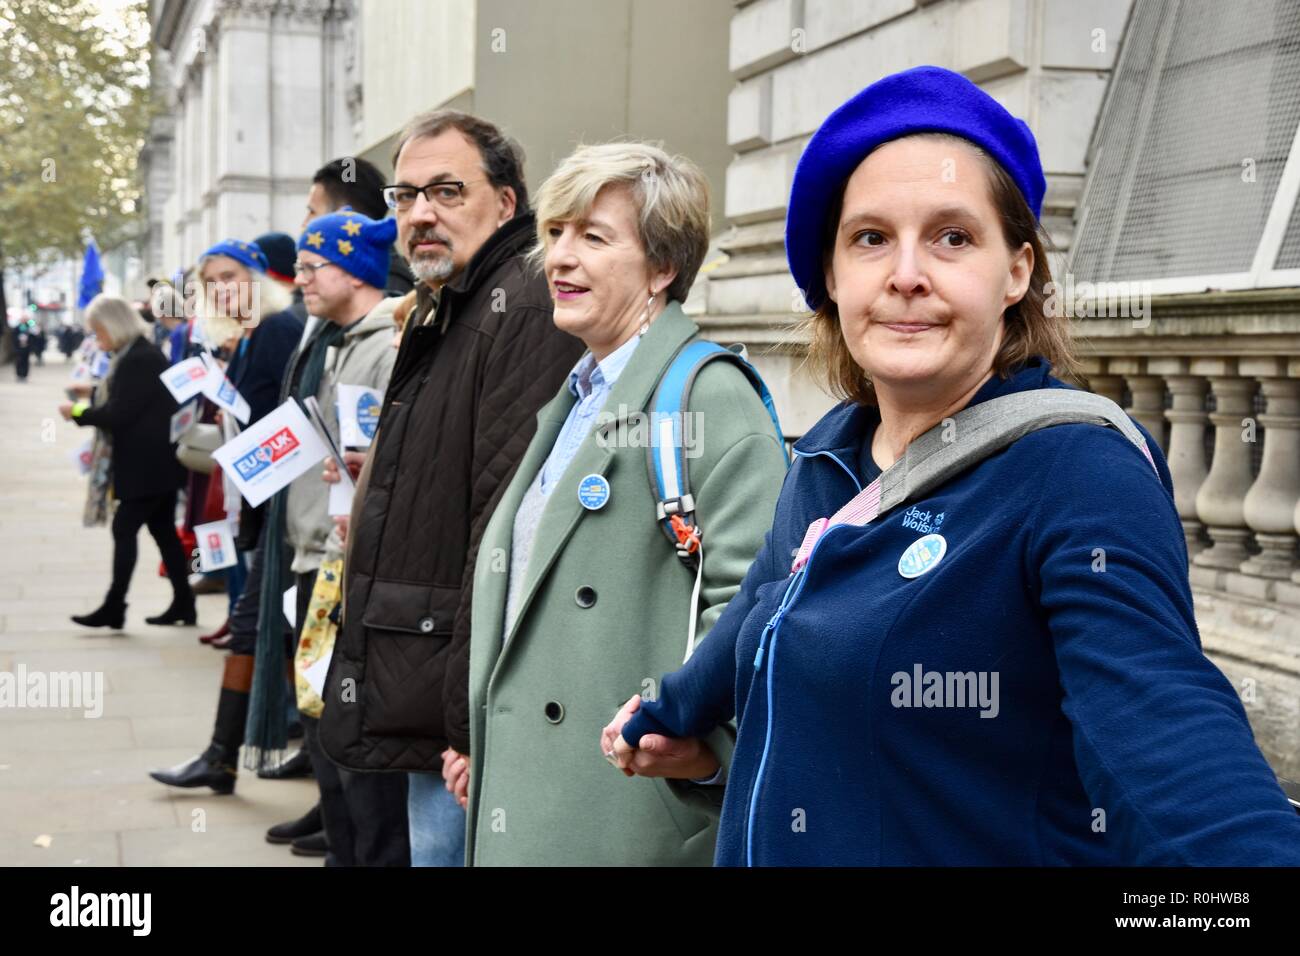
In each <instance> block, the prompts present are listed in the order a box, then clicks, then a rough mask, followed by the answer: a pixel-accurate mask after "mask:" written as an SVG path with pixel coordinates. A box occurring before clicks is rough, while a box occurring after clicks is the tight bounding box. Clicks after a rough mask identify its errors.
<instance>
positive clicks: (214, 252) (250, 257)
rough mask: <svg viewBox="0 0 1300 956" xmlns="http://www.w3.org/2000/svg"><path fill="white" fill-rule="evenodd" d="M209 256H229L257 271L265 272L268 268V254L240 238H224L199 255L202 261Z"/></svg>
mask: <svg viewBox="0 0 1300 956" xmlns="http://www.w3.org/2000/svg"><path fill="white" fill-rule="evenodd" d="M208 256H229V257H230V258H231V259H234V260H235V261H236V262H239V263H242V264H243V265H246V266H248V268H250V269H253V270H255V271H257V272H262V273H265V272H266V269H267V265H266V254H265V253H264V252H262V250H261V249H259V248H257V246H255V245H253V244H252V243H251V242H240V241H239V240H238V239H222V240H221V241H220V242H218V243H217V244H216V245H215V246H213V247H212V248H211V249H209V250H208V251H207V252H205V253H203V255H201V256H199V260H200V261H202V260H203V259H206V258H207V257H208Z"/></svg>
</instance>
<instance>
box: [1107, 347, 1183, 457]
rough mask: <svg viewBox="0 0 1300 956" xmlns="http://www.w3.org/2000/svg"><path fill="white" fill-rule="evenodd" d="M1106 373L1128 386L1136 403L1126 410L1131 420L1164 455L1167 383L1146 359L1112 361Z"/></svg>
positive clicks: (1114, 359)
mask: <svg viewBox="0 0 1300 956" xmlns="http://www.w3.org/2000/svg"><path fill="white" fill-rule="evenodd" d="M1106 370H1107V371H1108V372H1110V373H1111V374H1112V375H1122V376H1123V377H1124V381H1125V382H1127V384H1128V389H1129V392H1130V393H1131V394H1132V396H1133V401H1132V403H1131V404H1130V405H1129V407H1128V408H1126V409H1124V410H1125V411H1126V412H1128V413H1129V417H1130V418H1132V419H1133V420H1134V421H1135V422H1137V423H1138V424H1139V425H1141V426H1142V427H1143V428H1145V429H1146V430H1147V431H1149V432H1150V433H1151V437H1152V438H1154V439H1155V440H1156V444H1157V445H1159V446H1160V448H1161V450H1162V451H1163V450H1164V449H1165V448H1166V447H1168V442H1166V440H1165V380H1164V379H1163V378H1161V377H1160V376H1159V375H1152V374H1151V373H1150V369H1149V367H1148V364H1147V359H1142V358H1113V359H1111V360H1110V361H1109V362H1108V363H1107V365H1106Z"/></svg>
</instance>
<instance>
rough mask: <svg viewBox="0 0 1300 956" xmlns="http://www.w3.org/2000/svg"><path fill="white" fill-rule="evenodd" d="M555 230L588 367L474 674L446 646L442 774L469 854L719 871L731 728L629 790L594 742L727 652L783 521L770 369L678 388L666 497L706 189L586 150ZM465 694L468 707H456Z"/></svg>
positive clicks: (478, 597) (524, 494)
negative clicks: (762, 552) (663, 689)
mask: <svg viewBox="0 0 1300 956" xmlns="http://www.w3.org/2000/svg"><path fill="white" fill-rule="evenodd" d="M537 232H538V243H539V245H538V251H537V256H536V258H537V262H538V263H539V264H540V266H541V267H542V269H543V270H544V272H545V275H546V280H547V283H548V284H549V286H550V291H551V297H552V300H553V302H554V321H555V324H556V325H557V326H558V327H559V328H560V329H562V330H564V331H566V332H568V333H570V334H572V335H574V336H577V337H578V338H580V339H581V340H582V341H583V342H584V343H585V344H586V346H587V350H588V351H587V352H586V354H585V355H583V357H582V358H581V359H580V360H579V362H578V364H577V365H576V366H575V367H574V369H573V371H572V372H571V373H570V375H569V378H568V382H567V383H566V384H565V386H564V387H563V388H562V389H561V390H560V392H559V394H558V395H557V396H556V397H555V398H554V399H553V400H552V401H551V402H550V404H549V405H547V406H545V407H544V408H543V409H542V410H541V412H539V414H538V429H537V433H536V435H535V437H534V438H533V441H532V444H531V445H530V446H529V448H528V451H527V452H526V454H525V456H524V458H523V461H522V463H521V464H520V466H519V468H518V470H517V471H516V473H515V477H514V480H513V482H512V483H511V485H510V486H509V488H508V489H507V491H506V492H505V495H504V497H503V498H502V500H501V503H500V505H499V506H498V507H497V509H496V512H495V514H494V516H493V518H492V520H491V522H490V523H489V525H488V527H487V530H486V531H485V532H484V535H483V540H482V543H481V544H480V547H479V552H478V565H477V570H476V575H475V579H474V612H473V618H472V620H473V625H472V626H473V637H472V640H471V641H470V647H469V648H468V649H467V650H468V658H469V660H468V664H469V673H468V675H466V674H465V671H464V669H461V670H460V672H459V674H458V673H457V671H456V662H457V661H458V655H459V661H460V662H464V660H465V650H466V649H462V648H456V647H453V648H452V649H451V651H450V653H451V654H452V655H453V658H452V660H453V665H452V666H450V667H449V669H448V676H447V683H448V687H447V696H448V697H449V698H450V699H452V700H453V701H456V704H455V706H451V707H448V737H449V740H450V741H451V744H452V747H453V748H454V750H455V751H456V752H455V753H449V754H448V755H447V758H446V765H445V769H444V775H445V776H446V777H447V778H448V781H449V785H450V786H451V787H452V788H453V790H456V789H459V790H460V791H461V792H464V790H465V787H466V786H467V785H468V794H467V799H468V808H467V809H468V813H469V821H468V829H467V841H468V845H467V852H466V858H467V860H468V861H469V862H470V863H471V864H473V865H483V866H493V865H544V864H567V865H575V864H577V865H588V864H589V865H615V866H618V865H630V864H647V865H683V864H686V865H708V863H709V862H710V860H711V859H712V855H713V840H714V833H715V817H716V813H717V806H718V802H719V800H720V798H721V793H722V784H723V781H724V780H725V777H726V766H727V763H728V761H729V757H730V751H731V741H732V738H731V734H730V732H729V731H728V729H727V728H719V729H718V730H717V731H716V732H715V733H714V734H712V735H711V736H709V737H707V738H706V739H701V740H692V741H687V742H685V744H684V745H683V746H680V747H677V746H673V743H672V742H670V741H668V740H666V739H665V740H664V741H663V743H664V750H663V752H662V753H663V756H664V758H665V759H664V761H663V763H662V765H661V772H662V776H661V777H659V778H658V779H653V780H652V779H640V780H637V781H634V782H633V783H631V784H630V785H625V784H623V783H622V781H621V780H620V779H619V778H618V777H616V776H614V775H612V773H611V771H610V768H609V766H608V765H607V764H606V763H605V762H604V761H603V760H602V759H601V758H600V755H599V754H598V753H596V751H595V748H594V747H593V746H592V731H593V730H594V729H595V728H598V727H599V726H600V725H601V724H602V723H604V722H605V721H606V720H608V719H609V717H610V714H611V713H612V712H613V710H614V709H615V708H616V707H617V705H618V703H619V702H620V701H621V700H622V699H623V696H622V694H621V693H620V688H621V687H622V686H624V682H626V681H629V680H630V681H632V682H633V683H634V684H638V685H639V684H640V682H641V681H643V680H645V679H647V678H648V677H649V676H650V675H653V674H657V673H660V671H659V668H660V666H661V665H668V666H671V665H673V664H676V663H678V662H680V661H681V660H682V659H683V657H684V656H686V655H687V654H689V653H690V652H691V650H692V649H693V646H694V645H695V644H698V643H701V642H702V644H703V645H704V646H707V645H708V643H709V641H710V640H711V639H712V638H710V637H709V636H708V634H709V631H710V628H711V627H712V626H713V624H714V622H715V621H716V620H717V619H718V616H719V615H720V614H721V613H722V611H723V609H724V608H725V607H726V605H727V602H728V601H729V600H730V599H731V597H732V595H734V594H735V593H736V590H737V588H738V587H739V585H740V579H741V577H742V576H743V575H744V572H745V569H746V568H747V567H748V565H749V562H750V561H751V560H752V559H753V556H754V554H755V552H756V551H757V550H758V548H759V546H760V545H761V544H762V535H763V532H764V530H766V528H767V526H768V525H769V523H770V520H771V516H772V510H773V507H774V504H775V502H776V496H777V493H778V490H779V489H780V487H781V480H782V478H783V476H784V474H785V451H784V447H783V440H782V438H781V436H780V434H779V432H778V430H777V428H776V426H775V425H774V422H773V417H772V415H771V414H770V413H769V412H768V410H767V408H766V406H765V405H764V401H763V399H762V398H761V397H760V394H759V391H758V390H757V388H756V385H758V384H759V383H758V382H757V376H756V373H753V372H752V369H749V368H748V366H746V365H742V364H740V363H733V362H732V361H730V360H726V361H710V362H709V363H708V364H706V365H703V366H702V367H697V368H698V374H696V375H695V376H694V384H693V386H692V387H691V388H690V390H689V394H688V397H687V393H686V392H685V390H684V389H683V387H682V385H681V383H680V382H678V383H677V385H676V386H675V391H672V390H673V389H674V386H673V385H668V386H666V388H667V389H668V390H669V391H670V392H671V397H672V398H673V399H674V400H683V401H684V402H685V404H684V405H683V406H682V415H681V421H680V426H681V430H682V435H683V442H684V444H685V445H686V448H685V454H686V455H687V457H688V459H689V481H690V494H687V493H685V491H686V490H685V489H682V492H683V493H682V494H680V495H675V496H672V497H671V498H670V499H667V500H665V498H664V496H663V494H662V493H661V491H660V489H659V488H658V486H657V485H655V484H653V483H652V479H651V476H650V473H649V471H648V463H647V447H646V445H647V441H646V438H647V437H648V432H647V430H646V429H645V428H644V425H645V424H646V423H647V422H649V423H650V429H649V431H655V422H656V419H655V418H654V417H652V415H651V413H652V411H653V410H654V408H655V407H656V396H657V395H658V394H659V392H660V385H661V384H662V383H664V382H665V377H666V373H667V372H668V371H669V369H678V370H679V371H680V370H681V369H683V368H684V367H685V366H684V365H682V364H680V363H678V364H675V360H676V359H677V357H678V356H681V355H686V356H687V359H686V360H687V361H693V360H694V359H693V358H691V356H693V355H694V354H695V352H694V351H688V350H697V349H699V348H700V347H701V345H702V343H701V342H700V338H699V328H698V327H697V326H696V325H695V323H694V322H692V321H691V320H690V319H689V318H688V317H687V316H686V314H685V313H684V312H683V311H682V302H683V300H685V298H686V295H687V292H688V291H689V290H690V287H691V284H692V282H694V280H695V276H696V274H697V272H698V271H699V268H700V264H701V263H702V261H703V259H704V255H705V252H706V250H707V248H708V243H709V199H708V188H707V184H706V182H705V179H704V176H703V175H702V174H701V173H700V171H699V169H698V168H696V166H695V165H694V164H693V163H691V162H690V161H688V160H686V159H683V158H682V157H679V156H670V155H669V154H667V153H665V152H664V151H663V150H662V149H660V148H659V147H657V146H653V145H648V144H643V143H634V142H620V143H609V144H605V145H600V146H586V147H580V148H579V149H578V150H577V151H575V152H574V153H573V154H572V155H571V156H569V157H568V158H567V159H565V160H564V161H563V162H562V163H560V165H559V168H557V169H556V171H555V173H554V174H553V175H552V176H551V177H550V179H548V180H547V181H546V182H545V183H544V184H543V185H542V187H541V189H540V190H539V192H538V194H537ZM717 351H719V352H721V351H723V350H720V349H719V350H717ZM730 358H735V356H730ZM751 374H752V375H753V377H752V378H751V377H750V376H751ZM663 454H665V455H671V449H669V448H666V447H665V448H663ZM670 519H671V527H672V528H673V529H674V532H673V533H675V534H676V537H675V539H674V541H670V540H668V538H667V536H666V535H665V530H666V529H667V528H668V527H670ZM674 544H676V545H677V547H674ZM696 589H698V593H697V594H696ZM695 635H698V637H697V636H695ZM465 686H468V688H469V699H468V701H464V700H459V701H457V697H456V695H461V694H463V690H464V688H465ZM457 715H458V716H459V717H460V718H461V721H462V723H461V726H460V728H459V729H457V727H456V722H455V717H456V716H457ZM466 751H468V754H469V755H470V756H469V758H468V759H467V758H466V756H465V754H466ZM471 761H472V765H473V766H472V771H471V770H469V764H470V762H471ZM467 774H468V779H467V776H466V775H467ZM503 818H504V819H508V820H509V824H508V826H507V827H505V828H502V827H501V826H500V825H499V821H500V820H501V819H503Z"/></svg>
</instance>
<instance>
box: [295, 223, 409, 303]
mask: <svg viewBox="0 0 1300 956" xmlns="http://www.w3.org/2000/svg"><path fill="white" fill-rule="evenodd" d="M396 238H397V220H395V219H379V220H375V219H371V218H370V217H369V216H363V215H361V213H359V212H353V211H352V210H351V209H350V208H347V207H344V209H343V210H342V211H340V212H332V213H330V214H329V215H327V216H321V217H320V218H319V219H313V220H312V221H311V222H309V223H307V228H306V229H304V230H303V231H302V235H301V236H299V237H298V250H299V251H302V250H303V249H306V250H307V251H308V252H314V253H316V254H317V255H318V256H322V257H323V258H326V259H328V260H329V261H330V262H333V263H334V264H336V265H338V266H340V267H341V268H343V269H344V270H345V271H347V272H350V273H351V274H352V275H354V276H356V277H357V278H358V279H360V280H361V281H362V282H364V283H366V284H367V285H372V286H374V287H375V288H376V289H382V288H384V286H385V285H387V284H388V256H389V252H390V251H391V249H392V247H393V240H394V239H396Z"/></svg>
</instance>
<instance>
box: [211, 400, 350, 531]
mask: <svg viewBox="0 0 1300 956" xmlns="http://www.w3.org/2000/svg"><path fill="white" fill-rule="evenodd" d="M328 454H329V449H327V448H326V447H325V443H324V442H322V441H321V440H320V436H319V435H317V434H316V429H315V428H313V427H312V426H311V423H310V422H308V421H307V416H306V415H304V414H303V413H302V409H301V408H299V407H298V403H297V402H295V401H294V400H293V399H292V398H291V399H288V400H287V401H286V402H285V403H284V404H283V405H281V406H280V407H279V408H277V409H276V410H275V411H273V412H271V413H270V414H269V415H267V416H266V417H265V418H262V419H260V420H259V421H257V422H254V423H253V424H252V425H250V426H249V427H248V428H246V429H244V430H243V431H242V432H240V433H239V434H238V435H236V436H235V437H234V438H233V439H231V440H230V441H228V442H226V443H225V444H224V445H222V446H221V447H220V448H218V449H217V450H216V451H214V452H213V453H212V457H213V458H215V459H216V461H217V464H218V465H220V466H221V470H222V471H224V472H225V473H226V474H228V475H229V476H230V479H231V480H232V481H233V482H234V483H235V487H236V488H238V489H239V493H240V494H241V495H243V496H244V500H246V501H247V502H248V503H249V504H250V505H253V506H254V507H256V506H257V505H260V504H261V503H262V502H263V501H265V500H266V499H267V498H270V497H271V496H272V495H273V494H275V493H276V492H277V491H279V490H280V489H281V488H284V487H287V486H288V484H289V482H291V481H293V480H294V479H295V478H297V477H298V476H299V475H301V474H303V473H304V472H306V471H307V470H309V469H311V468H316V467H318V466H319V465H320V463H321V461H322V459H324V458H325V457H326V456H327V455H328Z"/></svg>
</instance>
